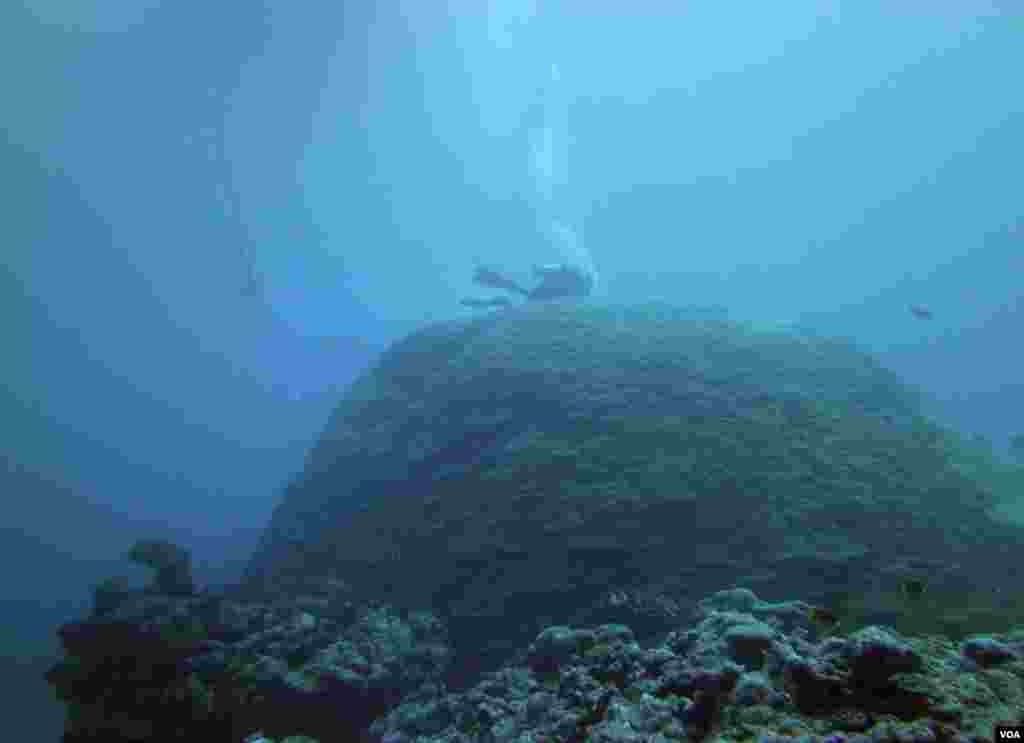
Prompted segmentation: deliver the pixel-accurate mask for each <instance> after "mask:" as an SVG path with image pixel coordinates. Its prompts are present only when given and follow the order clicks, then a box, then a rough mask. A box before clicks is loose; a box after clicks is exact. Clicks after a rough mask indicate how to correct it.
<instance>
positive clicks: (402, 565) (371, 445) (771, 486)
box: [248, 303, 1019, 631]
mask: <svg viewBox="0 0 1024 743" xmlns="http://www.w3.org/2000/svg"><path fill="white" fill-rule="evenodd" d="M963 457H964V450H963V449H962V447H961V445H960V443H959V440H958V439H957V438H956V437H954V436H953V435H952V434H950V433H948V432H946V431H945V430H943V429H942V428H940V427H938V426H936V425H934V424H932V423H929V422H928V421H927V420H926V418H925V417H924V416H923V415H922V413H921V408H920V402H919V399H918V395H917V393H916V392H915V391H914V390H913V389H912V388H910V387H908V386H907V385H906V384H904V383H903V382H901V380H900V379H898V378H897V377H896V376H895V375H894V374H893V373H891V372H890V371H888V370H886V369H885V368H883V367H882V366H881V365H880V364H879V363H878V362H877V361H876V360H875V359H873V358H872V357H871V356H870V355H867V354H865V353H863V352H862V351H860V350H858V349H857V348H855V347H854V346H852V345H851V344H849V343H847V342H845V341H838V340H834V339H827V338H822V337H818V336H815V335H812V334H807V333H801V332H796V331H791V330H781V329H775V330H764V329H762V330H758V329H754V328H753V327H751V326H748V325H745V324H741V323H738V322H734V321H731V320H729V319H728V318H727V317H726V316H725V315H724V314H723V313H720V312H717V311H704V310H696V309H681V308H673V307H669V306H663V305H642V306H611V305H601V304H577V303H566V304H559V303H553V304H537V305H526V306H521V307H516V308H509V309H506V310H502V311H501V312H498V313H495V314H491V315H488V316H485V317H478V318H474V319H469V320H464V321H459V322H453V323H450V324H443V325H437V326H432V327H429V328H426V329H424V330H422V331H419V332H416V333H414V334H412V335H410V336H409V337H407V338H405V339H404V340H401V341H400V342H398V343H396V344H395V345H394V346H393V347H391V348H390V349H389V350H388V351H387V352H386V353H384V354H383V356H382V357H381V358H380V359H379V361H378V363H377V364H376V365H375V366H374V367H373V368H372V369H370V370H369V371H368V372H367V373H365V374H364V375H363V376H362V378H361V379H359V380H358V381H357V382H356V383H355V384H354V385H353V387H352V388H351V390H350V391H349V393H348V395H347V397H346V398H345V399H344V400H343V401H342V402H341V404H340V405H339V406H338V408H337V409H336V410H335V411H334V414H333V416H332V417H331V419H330V421H329V423H328V425H327V426H326V429H325V430H324V432H323V434H322V435H321V437H320V439H319V441H318V443H317V444H316V446H315V448H314V449H313V451H312V452H311V453H310V455H309V457H308V460H307V462H306V466H305V469H304V471H303V472H302V473H301V475H300V476H299V477H297V478H296V479H295V480H294V481H293V482H291V483H290V484H289V485H288V486H287V488H286V490H285V492H284V495H283V500H282V502H281V503H280V505H279V506H278V508H277V509H276V511H275V513H274V515H273V518H272V522H271V524H270V526H269V527H268V529H267V531H266V534H265V536H264V539H263V543H262V545H261V546H260V548H259V550H258V552H257V554H256V555H255V556H254V558H253V560H252V563H251V564H250V567H249V573H248V576H249V578H250V580H251V581H253V582H254V583H259V584H261V585H268V584H273V585H276V586H278V587H281V586H286V585H287V584H288V581H290V580H295V579H303V578H309V577H314V576H325V575H330V576H334V577H340V578H342V579H343V580H345V581H347V582H348V583H350V584H351V586H352V587H353V589H354V590H355V591H356V592H357V593H358V594H359V595H360V596H362V597H366V598H375V599H381V600H386V601H390V602H393V603H395V604H398V605H404V606H410V607H419V606H428V605H433V606H435V607H437V608H438V609H440V610H442V611H443V612H445V613H446V614H447V615H448V616H449V617H451V618H452V619H453V620H457V619H460V618H462V619H465V618H470V617H472V618H476V619H482V620H485V621H487V622H492V623H493V622H497V623H501V624H502V625H503V626H504V627H506V628H507V627H509V626H511V627H518V626H521V625H522V624H523V623H525V624H526V625H529V629H530V631H532V629H533V628H534V627H536V626H541V625H543V624H545V623H551V622H553V621H559V620H561V619H564V618H566V617H569V616H572V617H573V618H575V619H577V620H579V619H580V618H581V615H580V612H581V611H582V612H586V611H587V610H588V607H591V608H593V607H599V606H603V605H606V604H607V597H608V596H609V595H611V596H615V595H625V594H628V593H630V592H633V593H632V594H630V595H635V592H637V591H643V590H653V591H655V592H656V593H658V594H659V595H669V594H670V595H672V596H674V597H675V599H676V600H678V601H682V602H683V603H685V601H686V599H687V597H699V596H702V595H705V594H707V593H708V592H711V591H714V590H717V589H720V588H723V587H727V586H730V585H735V584H743V585H749V586H751V587H754V588H756V589H757V590H758V591H759V592H760V593H764V594H766V595H773V594H778V595H789V596H791V595H801V596H805V597H808V598H810V597H814V596H820V595H822V594H826V593H829V592H841V591H851V590H852V591H858V590H866V587H867V586H869V585H871V584H872V581H873V580H875V578H877V577H878V576H880V575H882V574H884V573H885V571H886V570H888V569H890V568H891V566H892V565H893V564H896V563H898V562H900V561H901V560H902V561H904V562H906V561H916V564H927V565H932V566H934V565H947V564H948V565H952V564H953V563H956V564H957V565H958V569H960V570H964V571H970V570H971V565H972V564H981V562H982V561H987V565H988V568H989V569H988V572H987V575H990V576H991V575H993V571H992V570H991V567H992V565H997V564H998V563H993V562H992V560H993V559H995V558H994V557H993V556H994V555H1001V554H1002V552H1001V550H1002V549H1003V547H1004V546H1006V542H1007V541H1008V540H1009V541H1012V540H1014V539H1019V532H1017V531H1013V530H1012V528H1011V527H1009V526H1006V525H998V524H996V523H994V522H993V521H992V520H991V519H990V517H989V515H988V511H987V508H988V507H989V506H990V505H991V502H992V493H991V488H990V487H989V484H988V483H986V482H985V481H984V480H983V478H981V477H979V475H978V473H977V469H978V468H976V467H974V468H972V467H969V466H966V465H965V464H964V462H963ZM999 559H1001V558H999ZM620 592H621V593H620ZM602 602H604V603H602ZM595 611H596V609H595ZM492 626H493V627H494V628H495V629H496V628H497V625H492ZM524 631H526V630H525V628H524Z"/></svg>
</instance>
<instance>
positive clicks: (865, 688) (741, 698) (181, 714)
mask: <svg viewBox="0 0 1024 743" xmlns="http://www.w3.org/2000/svg"><path fill="white" fill-rule="evenodd" d="M342 592H343V590H342ZM338 594H339V586H338V584H337V582H331V581H327V580H325V581H323V582H322V583H321V585H320V586H319V587H318V586H316V585H314V584H313V583H307V585H306V586H305V594H304V595H303V596H301V597H296V598H295V599H293V600H290V601H285V600H282V599H281V598H280V597H278V598H270V597H266V598H265V599H264V600H262V601H260V600H256V598H255V597H251V596H250V597H243V596H236V597H233V598H232V597H228V596H226V595H211V594H207V595H204V596H192V597H182V596H167V595H163V596H161V595H155V594H152V593H143V592H137V593H136V594H135V595H134V596H132V597H131V598H128V599H126V600H123V601H122V602H121V603H120V604H119V605H118V607H117V608H116V609H114V610H112V611H107V612H104V613H103V614H102V615H97V614H93V615H92V616H90V617H87V618H85V619H84V620H82V621H80V622H74V623H71V624H68V625H65V626H64V627H62V629H61V632H60V636H61V640H62V642H63V644H64V650H65V658H64V660H62V661H61V662H60V663H58V664H57V665H56V666H55V667H54V668H53V669H52V670H51V671H50V672H49V674H48V678H49V681H50V683H51V684H52V685H53V686H54V687H55V688H56V690H57V691H58V693H59V695H60V696H61V697H62V698H63V699H64V700H65V701H66V702H67V703H68V705H69V710H70V714H69V717H68V725H67V732H66V733H65V736H64V740H65V741H68V742H77V741H86V740H104V741H112V742H113V741H157V742H159V741H163V740H183V739H196V740H224V741H231V740H234V741H240V740H248V741H252V742H255V741H260V743H272V741H275V740H282V739H283V740H287V741H291V742H292V743H297V742H298V741H314V742H315V741H323V742H324V743H327V742H328V741H342V742H344V741H377V742H379V743H385V742H386V743H455V742H458V743H472V742H474V741H490V742H492V743H501V742H502V741H509V742H510V743H511V742H513V741H516V742H519V741H534V742H540V741H544V742H546V743H575V742H577V741H578V742H582V741H598V742H601V741H608V742H610V741H618V742H620V743H622V742H628V741H637V743H641V742H647V743H669V742H670V741H751V743H754V742H757V743H783V741H788V742H792V743H796V741H801V742H803V743H815V742H817V743H879V742H892V743H932V742H939V741H945V742H947V743H969V742H971V743H977V742H980V741H989V740H992V731H993V728H994V726H995V725H996V724H1024V627H1021V628H1019V629H1017V630H1015V631H1013V632H1009V633H1005V634H1002V635H983V636H975V637H971V638H968V639H966V640H963V641H962V642H953V641H951V640H949V639H947V638H943V637H940V636H926V637H910V636H904V635H902V634H900V633H898V632H897V631H895V630H893V629H891V628H887V627H881V626H868V627H864V628H861V629H858V630H856V631H853V632H850V633H849V634H846V635H823V636H816V635H815V632H816V630H815V628H814V626H813V622H812V620H811V615H812V614H813V612H812V611H811V609H812V607H811V606H809V605H808V604H806V603H804V602H801V601H782V602H767V601H762V600H760V599H759V598H758V597H757V596H756V595H755V594H754V593H753V592H752V591H750V590H748V589H743V588H735V589H730V590H726V591H719V592H717V593H715V594H713V595H711V596H709V597H707V598H706V599H704V600H702V601H700V602H699V603H698V605H697V606H696V608H695V610H694V611H693V612H692V616H691V617H690V618H689V620H681V621H680V623H679V624H678V626H677V628H676V629H675V630H674V631H672V632H670V633H669V634H668V635H666V636H665V637H664V638H663V639H662V640H661V641H660V642H657V643H654V644H651V645H647V646H644V645H641V644H640V643H639V642H637V639H636V637H635V636H634V634H633V631H632V630H631V629H630V628H629V627H628V626H625V625H623V624H604V625H600V626H596V627H592V628H573V627H569V626H565V625H560V626H551V627H547V628H545V629H544V630H543V631H542V632H541V633H540V634H539V635H537V637H536V638H535V639H534V641H533V642H532V643H531V644H530V645H529V646H528V647H527V648H525V649H524V650H523V651H521V652H520V653H518V654H517V655H516V656H515V657H514V658H511V659H509V660H508V662H507V663H506V664H504V665H503V666H502V667H501V668H499V669H498V670H496V671H490V672H487V673H485V674H483V675H482V676H481V677H478V678H477V679H475V680H474V683H472V684H471V685H470V686H468V687H467V688H464V689H463V690H461V691H457V690H453V688H452V687H451V685H450V683H449V682H450V681H451V678H452V677H451V671H452V669H453V668H454V667H455V664H453V663H452V662H451V661H452V660H453V659H452V653H453V652H455V650H454V648H453V645H452V643H451V640H450V637H449V635H448V633H447V632H446V628H445V626H444V625H443V623H442V621H441V620H440V619H439V618H438V617H436V616H434V615H433V614H430V613H426V612H414V613H408V614H401V613H398V612H395V611H394V610H393V609H390V608H388V607H385V606H380V605H376V606H373V605H351V604H347V602H346V601H345V600H344V599H343V598H340V597H339V595H338ZM342 605H344V608H345V610H344V611H341V612H338V611H336V609H338V608H339V607H340V606H342ZM332 607H333V608H332ZM288 736H292V737H288ZM297 736H304V737H297Z"/></svg>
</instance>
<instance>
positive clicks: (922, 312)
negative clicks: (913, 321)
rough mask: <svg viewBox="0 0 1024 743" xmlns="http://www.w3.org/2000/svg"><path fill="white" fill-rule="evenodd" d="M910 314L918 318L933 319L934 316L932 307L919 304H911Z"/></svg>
mask: <svg viewBox="0 0 1024 743" xmlns="http://www.w3.org/2000/svg"><path fill="white" fill-rule="evenodd" d="M910 314H911V315H913V316H914V317H916V318H917V319H918V320H931V319H932V318H933V317H934V315H933V314H932V311H931V310H930V309H928V308H927V307H923V306H921V305H919V304H912V305H910Z"/></svg>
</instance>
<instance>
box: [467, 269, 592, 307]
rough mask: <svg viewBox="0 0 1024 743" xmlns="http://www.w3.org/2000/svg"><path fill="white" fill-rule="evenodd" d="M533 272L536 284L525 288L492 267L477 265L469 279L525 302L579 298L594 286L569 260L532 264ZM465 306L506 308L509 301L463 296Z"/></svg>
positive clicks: (496, 298)
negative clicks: (513, 295) (514, 295)
mask: <svg viewBox="0 0 1024 743" xmlns="http://www.w3.org/2000/svg"><path fill="white" fill-rule="evenodd" d="M533 274H534V276H535V277H536V278H537V281H538V283H537V284H536V286H534V287H533V288H527V287H525V286H523V285H522V284H520V283H519V282H517V281H516V280H515V279H513V278H511V277H510V276H508V275H507V274H505V273H503V272H501V271H498V270H497V269H494V268H488V267H486V266H477V268H476V270H475V271H474V272H473V282H474V283H476V284H479V285H480V286H486V287H488V288H490V289H502V290H504V291H507V292H511V293H513V294H518V295H520V296H522V297H523V299H525V300H526V301H528V302H529V301H547V300H552V299H573V298H575V299H580V298H583V297H586V296H587V295H589V294H590V292H591V291H593V289H594V277H593V276H591V275H590V273H588V272H587V271H584V270H583V269H582V268H579V267H578V266H573V265H571V264H569V263H548V264H545V265H543V266H534V267H533ZM462 304H463V305H464V306H466V307H476V308H487V307H506V306H508V305H510V304H512V300H511V299H509V298H508V297H500V296H499V297H491V298H488V299H474V298H470V299H463V300H462Z"/></svg>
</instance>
